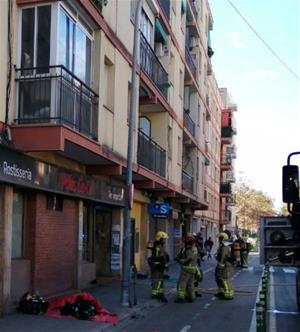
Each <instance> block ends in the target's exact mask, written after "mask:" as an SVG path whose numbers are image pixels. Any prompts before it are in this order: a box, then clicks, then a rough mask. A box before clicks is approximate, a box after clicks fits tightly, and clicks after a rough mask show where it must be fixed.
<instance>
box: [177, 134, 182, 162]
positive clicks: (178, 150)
mask: <svg viewBox="0 0 300 332" xmlns="http://www.w3.org/2000/svg"><path fill="white" fill-rule="evenodd" d="M181 163H182V143H181V137H180V136H178V138H177V164H178V165H181Z"/></svg>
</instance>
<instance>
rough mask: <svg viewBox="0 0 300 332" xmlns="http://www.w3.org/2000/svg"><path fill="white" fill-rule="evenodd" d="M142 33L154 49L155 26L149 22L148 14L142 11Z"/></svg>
mask: <svg viewBox="0 0 300 332" xmlns="http://www.w3.org/2000/svg"><path fill="white" fill-rule="evenodd" d="M141 32H142V34H143V36H144V37H145V39H146V40H147V42H148V43H149V44H150V45H151V47H152V48H153V24H152V23H151V21H150V20H149V18H148V16H147V14H146V13H145V12H144V11H142V18H141Z"/></svg>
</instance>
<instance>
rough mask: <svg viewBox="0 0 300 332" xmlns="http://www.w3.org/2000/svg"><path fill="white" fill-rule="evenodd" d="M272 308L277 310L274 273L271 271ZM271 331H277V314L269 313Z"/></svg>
mask: <svg viewBox="0 0 300 332" xmlns="http://www.w3.org/2000/svg"><path fill="white" fill-rule="evenodd" d="M273 271H274V270H273ZM270 310H275V289H274V277H273V273H270ZM269 331H277V330H276V315H269Z"/></svg>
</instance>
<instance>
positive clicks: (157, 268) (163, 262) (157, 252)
mask: <svg viewBox="0 0 300 332" xmlns="http://www.w3.org/2000/svg"><path fill="white" fill-rule="evenodd" d="M167 238H168V235H167V233H165V232H162V231H160V232H157V234H156V236H155V241H154V243H153V246H151V247H150V246H148V247H147V248H148V249H150V250H151V256H150V257H149V258H148V263H149V265H150V270H151V281H152V292H151V294H152V298H153V299H158V300H159V301H162V302H168V300H167V298H166V297H165V295H164V284H163V278H164V271H165V269H166V268H167V266H168V263H169V255H168V254H167V252H166V249H165V240H166V239H167Z"/></svg>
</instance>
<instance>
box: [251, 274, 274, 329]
mask: <svg viewBox="0 0 300 332" xmlns="http://www.w3.org/2000/svg"><path fill="white" fill-rule="evenodd" d="M262 274H263V273H262ZM261 284H262V279H260V282H259V285H258V288H257V294H256V300H255V303H254V305H255V307H254V309H252V310H253V314H252V319H251V324H250V329H249V332H256V302H258V300H259V290H260V288H261ZM270 331H272V330H270Z"/></svg>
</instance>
